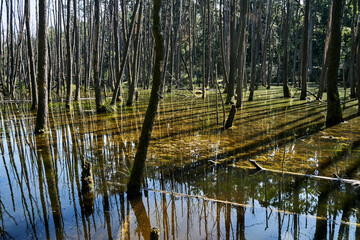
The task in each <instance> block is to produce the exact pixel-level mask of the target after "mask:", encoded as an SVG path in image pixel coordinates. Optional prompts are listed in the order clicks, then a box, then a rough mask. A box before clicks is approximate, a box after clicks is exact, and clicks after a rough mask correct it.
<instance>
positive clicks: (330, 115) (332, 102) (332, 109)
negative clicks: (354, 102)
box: [326, 0, 344, 127]
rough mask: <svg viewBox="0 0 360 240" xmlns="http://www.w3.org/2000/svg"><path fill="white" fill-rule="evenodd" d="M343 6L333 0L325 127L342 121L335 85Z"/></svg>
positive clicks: (338, 1)
mask: <svg viewBox="0 0 360 240" xmlns="http://www.w3.org/2000/svg"><path fill="white" fill-rule="evenodd" d="M343 6H344V5H343V0H333V11H332V14H331V30H330V31H331V33H330V43H329V50H328V54H327V55H328V57H329V69H328V73H327V84H328V87H327V90H328V92H327V98H328V99H327V115H326V126H327V127H331V126H333V125H335V124H338V123H341V122H342V120H343V118H342V111H341V106H340V98H339V91H338V83H337V77H338V69H339V64H340V48H341V16H342V13H343Z"/></svg>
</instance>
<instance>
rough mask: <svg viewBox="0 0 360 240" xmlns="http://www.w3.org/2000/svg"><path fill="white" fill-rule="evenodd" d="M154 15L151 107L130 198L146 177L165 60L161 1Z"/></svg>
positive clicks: (130, 181)
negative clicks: (146, 162) (148, 153)
mask: <svg viewBox="0 0 360 240" xmlns="http://www.w3.org/2000/svg"><path fill="white" fill-rule="evenodd" d="M153 3H154V15H153V33H154V38H155V65H154V72H153V84H152V89H151V95H150V101H149V106H148V108H147V110H146V114H145V118H144V122H143V127H142V130H141V136H140V139H139V145H138V148H137V151H136V155H135V161H134V165H133V168H132V171H131V175H130V179H129V182H128V185H127V193H128V195H129V196H138V195H139V194H140V189H141V185H142V180H143V176H144V168H145V161H146V155H147V150H148V147H149V142H150V138H151V132H152V128H153V125H154V120H155V115H156V111H157V108H158V103H159V98H160V92H159V90H160V86H161V71H162V69H161V66H162V63H161V62H162V58H163V36H162V35H161V26H160V9H161V0H154V1H153Z"/></svg>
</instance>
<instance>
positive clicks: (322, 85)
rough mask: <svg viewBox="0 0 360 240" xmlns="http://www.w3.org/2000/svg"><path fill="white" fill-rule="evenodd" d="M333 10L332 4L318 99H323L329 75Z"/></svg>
mask: <svg viewBox="0 0 360 240" xmlns="http://www.w3.org/2000/svg"><path fill="white" fill-rule="evenodd" d="M332 9H333V5H332V3H331V5H330V8H329V21H328V22H329V23H328V32H327V34H326V42H325V49H324V59H323V65H322V70H321V76H320V82H319V91H318V95H317V98H318V99H322V95H323V92H324V89H325V84H326V79H327V74H328V69H329V58H328V56H327V54H328V50H329V43H330V33H331V31H330V30H331V25H332V24H331V21H332V18H331V14H332Z"/></svg>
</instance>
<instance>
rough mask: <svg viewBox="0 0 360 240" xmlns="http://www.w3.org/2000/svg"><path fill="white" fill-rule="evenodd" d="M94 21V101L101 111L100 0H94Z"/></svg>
mask: <svg viewBox="0 0 360 240" xmlns="http://www.w3.org/2000/svg"><path fill="white" fill-rule="evenodd" d="M94 14H95V19H94V20H95V21H94V49H93V61H94V84H95V103H96V111H97V112H103V110H104V109H103V108H102V107H101V80H100V79H99V78H100V76H99V27H100V26H99V24H100V0H95V8H94Z"/></svg>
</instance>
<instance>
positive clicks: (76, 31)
mask: <svg viewBox="0 0 360 240" xmlns="http://www.w3.org/2000/svg"><path fill="white" fill-rule="evenodd" d="M77 2H78V1H77V0H73V3H74V5H73V8H74V35H75V51H74V52H75V62H74V63H75V84H76V89H75V96H74V99H75V101H76V100H79V98H80V72H81V71H80V69H81V67H80V33H79V29H78V17H77V12H78V9H77Z"/></svg>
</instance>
